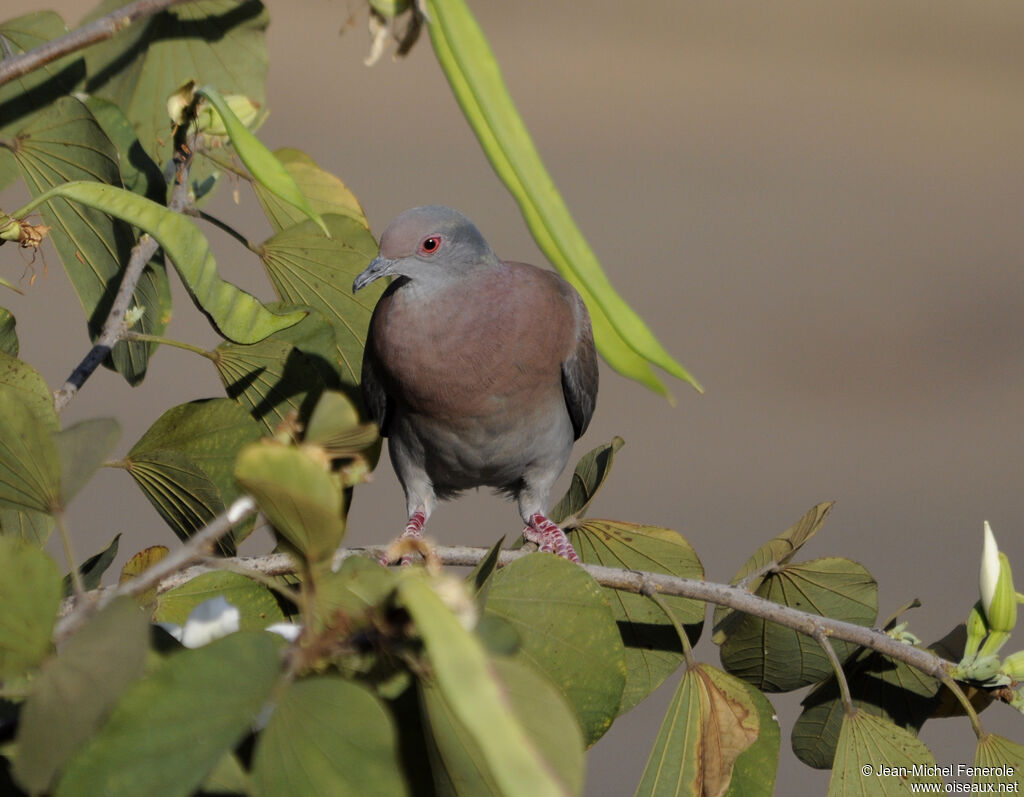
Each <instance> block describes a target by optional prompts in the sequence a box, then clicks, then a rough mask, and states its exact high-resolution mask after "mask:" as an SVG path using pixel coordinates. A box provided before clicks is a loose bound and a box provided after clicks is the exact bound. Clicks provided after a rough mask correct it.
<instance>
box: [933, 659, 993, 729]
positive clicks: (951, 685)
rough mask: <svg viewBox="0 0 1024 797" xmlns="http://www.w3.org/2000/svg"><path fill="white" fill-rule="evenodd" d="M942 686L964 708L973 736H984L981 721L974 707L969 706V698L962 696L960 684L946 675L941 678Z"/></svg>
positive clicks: (962, 691)
mask: <svg viewBox="0 0 1024 797" xmlns="http://www.w3.org/2000/svg"><path fill="white" fill-rule="evenodd" d="M942 684H943V686H945V687H946V688H947V689H948V690H949V691H950V692H952V693H953V695H954V697H956V699H957V700H959V701H960V705H961V706H963V707H964V713H965V714H967V717H968V719H970V721H971V728H973V729H974V735H975V736H977V737H978V738H979V739H980V738H981V737H982V736H983V735H984V733H985V731H984V729H983V728H982V727H981V719H980V718H979V717H978V712H977V711H975V710H974V706H972V705H971V701H970V698H968V697H967V695H966V694H964V690H963V689H961V688H960V684H958V683H957V682H956V680H955V679H954V678H953V676H951V675H949V674H948V673H947V674H946V675H945V676H944V677H943V678H942Z"/></svg>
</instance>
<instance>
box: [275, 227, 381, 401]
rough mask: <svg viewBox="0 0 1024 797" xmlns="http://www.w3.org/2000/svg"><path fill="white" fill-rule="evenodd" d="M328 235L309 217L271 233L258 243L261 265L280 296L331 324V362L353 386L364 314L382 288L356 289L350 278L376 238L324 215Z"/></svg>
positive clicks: (367, 317) (365, 322)
mask: <svg viewBox="0 0 1024 797" xmlns="http://www.w3.org/2000/svg"><path fill="white" fill-rule="evenodd" d="M324 221H325V222H326V223H327V227H328V229H330V231H331V237H330V238H327V237H326V236H324V234H323V233H322V232H321V231H320V230H319V228H318V227H317V226H316V225H315V224H314V223H313V222H312V221H305V222H303V223H302V224H296V225H295V226H293V227H289V228H288V229H286V230H283V231H282V232H279V233H277V234H276V235H274V236H273V237H271V238H270V239H268V240H267V241H265V242H264V243H263V245H262V247H261V250H262V252H263V255H262V257H263V265H264V267H265V268H266V270H267V274H268V275H269V276H270V279H271V281H272V282H273V283H274V289H275V290H276V291H277V294H278V296H279V297H280V298H281V300H282V301H285V302H289V303H291V304H296V305H304V306H308V307H312V308H313V309H315V310H318V311H319V312H320V313H322V314H323V316H324V318H326V319H327V321H328V322H329V323H330V324H331V326H333V327H334V335H335V347H336V348H335V353H334V357H333V358H332V363H331V364H332V366H333V367H334V368H336V369H338V371H339V373H340V374H341V382H342V384H343V385H345V386H348V387H351V388H354V387H355V386H356V385H358V384H359V380H360V378H361V375H362V374H361V372H362V362H363V348H364V346H365V345H366V331H367V329H368V328H369V325H370V315H371V314H372V313H373V308H374V306H375V305H376V303H377V299H379V298H380V295H381V293H382V292H383V291H384V285H383V281H380V282H379V283H374V284H373V285H370V286H368V287H367V288H365V289H364V290H361V291H360V292H359V294H358V295H353V294H352V291H351V285H352V280H353V279H355V277H356V275H357V274H358V273H359V272H360V271H362V270H363V269H364V268H366V264H367V263H369V262H370V261H371V260H372V259H373V258H374V257H375V256H376V255H377V242H376V241H375V240H374V239H373V236H372V235H371V234H370V232H369V231H368V230H367V229H366V228H365V227H363V226H362V225H361V224H359V222H357V221H355V220H353V219H351V218H349V217H347V216H337V215H334V214H328V215H325V216H324ZM364 294H365V295H364Z"/></svg>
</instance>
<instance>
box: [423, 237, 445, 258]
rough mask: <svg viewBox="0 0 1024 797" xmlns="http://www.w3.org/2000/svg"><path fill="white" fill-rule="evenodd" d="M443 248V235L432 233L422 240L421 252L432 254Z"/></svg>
mask: <svg viewBox="0 0 1024 797" xmlns="http://www.w3.org/2000/svg"><path fill="white" fill-rule="evenodd" d="M440 248H441V236H440V235H431V236H429V237H427V238H424V239H423V240H422V241H421V242H420V254H421V255H432V254H434V252H436V251H437V250H438V249H440Z"/></svg>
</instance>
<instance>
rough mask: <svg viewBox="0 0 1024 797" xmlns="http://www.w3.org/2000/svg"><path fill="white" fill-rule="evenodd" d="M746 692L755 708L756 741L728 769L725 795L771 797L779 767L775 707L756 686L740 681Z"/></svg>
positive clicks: (731, 796)
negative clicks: (730, 778) (757, 724)
mask: <svg viewBox="0 0 1024 797" xmlns="http://www.w3.org/2000/svg"><path fill="white" fill-rule="evenodd" d="M738 683H741V684H743V687H744V688H745V689H746V690H747V695H748V696H749V697H750V699H751V701H753V704H754V708H755V709H757V714H758V718H759V726H758V731H757V741H756V742H754V743H753V744H752V745H750V747H748V748H747V749H746V750H744V751H743V752H742V753H740V756H739V758H737V759H736V763H735V764H733V768H732V780H731V781H729V790H728V791H727V792H726V793H725V795H726V797H772V795H773V794H775V776H776V774H777V772H778V769H779V743H780V738H779V737H780V733H779V720H778V718H777V717H776V715H775V707H774V706H772V704H771V702H770V701H769V700H768V698H767V697H765V696H764V695H763V694H762V693H761V691H760V690H759V689H755V688H754V687H752V686H751V685H750V684H747V683H743V681H738Z"/></svg>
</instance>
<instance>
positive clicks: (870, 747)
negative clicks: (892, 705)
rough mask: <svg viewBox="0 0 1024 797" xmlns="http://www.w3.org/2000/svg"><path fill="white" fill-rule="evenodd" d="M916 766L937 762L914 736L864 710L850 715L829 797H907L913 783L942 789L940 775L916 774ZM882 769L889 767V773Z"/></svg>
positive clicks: (846, 723)
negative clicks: (850, 796)
mask: <svg viewBox="0 0 1024 797" xmlns="http://www.w3.org/2000/svg"><path fill="white" fill-rule="evenodd" d="M915 764H916V765H923V766H925V767H934V766H935V759H934V758H933V757H932V754H931V752H930V751H929V750H928V748H927V747H925V746H924V743H923V742H921V740H920V739H918V738H917V737H916V736H914V735H913V734H912V733H910V732H909V731H905V730H903V728H897V727H896V726H895V725H893V724H892V723H891V722H889V721H888V720H885V719H882V718H881V717H876V716H874V715H873V714H868V713H867V712H864V711H855V712H854V713H853V714H847V715H846V716H844V718H843V729H842V733H841V734H840V736H839V746H838V748H837V749H836V760H835V766H834V767H833V768H832V778H831V780H830V781H829V785H828V794H829V797H839V796H840V795H858V797H860V795H865V794H870V795H880V796H887V795H904V794H907V792H908V785H909V784H911V783H935V784H938V786H939V789H941V788H942V785H943V784H942V778H941V777H939V776H938V775H931V776H929V775H915V774H913V767H914V765H915ZM882 767H887V768H889V769H888V773H887V772H886V770H882V769H881V768H882ZM900 768H901V769H900ZM932 771H934V770H932ZM865 773H870V774H867V775H865Z"/></svg>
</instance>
